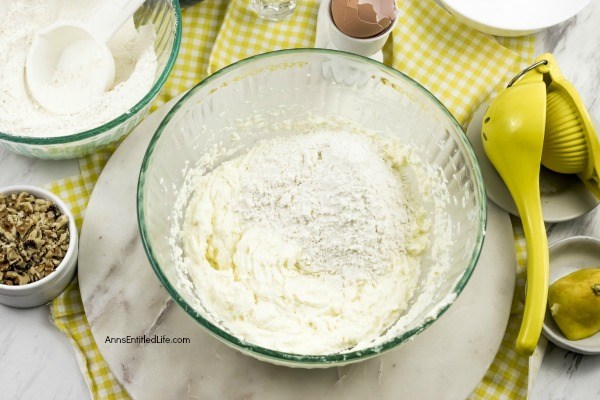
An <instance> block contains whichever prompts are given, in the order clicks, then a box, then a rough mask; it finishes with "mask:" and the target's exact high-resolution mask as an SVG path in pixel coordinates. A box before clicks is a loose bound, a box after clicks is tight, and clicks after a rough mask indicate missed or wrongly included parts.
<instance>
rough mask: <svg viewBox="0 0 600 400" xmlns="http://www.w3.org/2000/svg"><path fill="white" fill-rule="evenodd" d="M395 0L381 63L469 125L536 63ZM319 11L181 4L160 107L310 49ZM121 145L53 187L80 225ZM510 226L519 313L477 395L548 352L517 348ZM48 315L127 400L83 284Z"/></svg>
mask: <svg viewBox="0 0 600 400" xmlns="http://www.w3.org/2000/svg"><path fill="white" fill-rule="evenodd" d="M398 4H399V11H400V14H399V16H398V18H399V21H398V25H397V27H396V29H395V30H394V32H393V34H392V36H391V38H392V39H391V40H390V41H388V43H387V44H386V47H385V48H384V61H385V62H386V63H387V64H388V65H391V66H393V67H394V68H396V69H398V70H400V71H402V72H404V73H406V74H407V75H409V76H411V77H412V78H414V79H415V80H417V81H418V82H419V83H421V84H422V85H423V86H425V87H426V88H427V89H429V90H430V91H431V92H432V93H433V94H434V95H436V97H438V98H439V99H440V100H441V101H442V102H443V103H444V104H445V105H446V107H448V109H449V110H450V111H451V112H452V113H453V114H454V115H455V117H456V118H457V119H458V121H459V122H461V123H462V124H463V125H466V123H467V122H468V120H469V118H470V116H471V114H472V113H473V111H474V110H475V109H476V108H477V106H478V105H479V104H481V103H482V102H483V101H485V100H486V99H487V98H489V97H490V96H491V95H492V94H493V93H495V92H496V91H497V90H498V89H499V88H500V87H501V86H502V85H504V84H505V83H506V82H507V81H508V79H509V78H510V77H512V76H513V75H514V74H516V72H518V71H519V70H521V69H522V67H523V66H524V65H526V64H527V63H528V62H529V61H531V60H532V59H533V38H532V37H525V38H516V39H515V38H511V39H499V38H494V37H492V36H488V35H484V34H482V33H479V32H477V31H474V30H472V29H470V28H468V27H467V26H465V25H462V24H460V23H459V22H458V21H457V20H456V19H455V18H454V17H452V16H451V15H450V14H448V13H447V12H446V11H444V10H443V9H441V8H440V7H439V6H438V5H437V4H435V3H434V2H433V0H398ZM318 9H319V0H300V2H299V5H298V8H297V9H296V11H295V12H294V14H293V15H292V16H291V17H289V18H288V19H286V20H285V21H283V22H279V23H273V22H267V21H264V20H260V19H258V18H257V17H256V16H255V15H254V14H253V12H252V11H251V10H250V7H249V0H231V1H230V2H227V1H226V0H205V1H204V2H202V3H200V4H198V5H196V6H193V7H191V8H188V9H186V10H184V12H183V40H182V46H181V51H180V54H179V58H178V60H177V62H176V64H175V67H174V69H173V71H172V73H171V76H170V78H169V80H168V82H167V84H166V86H165V88H164V90H163V92H162V94H161V96H160V98H159V100H158V102H157V106H158V105H160V104H162V103H164V102H166V101H168V100H169V99H170V98H172V97H174V96H176V95H178V94H180V93H181V92H183V91H185V90H187V89H189V88H190V87H191V86H192V85H193V84H195V83H197V82H198V81H200V80H201V79H203V78H204V77H206V76H207V74H208V73H209V72H214V71H216V70H218V69H220V68H222V67H224V66H226V65H229V64H231V63H233V62H235V61H237V60H240V59H243V58H246V57H249V56H251V55H254V54H258V53H263V52H267V51H271V50H277V49H283V48H293V47H312V46H313V44H314V40H315V27H316V21H317V13H318ZM117 145H118V144H117ZM117 145H113V146H112V147H111V148H109V149H106V150H103V151H101V152H98V153H96V154H94V155H91V156H88V157H85V158H83V159H81V160H80V161H79V165H80V170H81V174H80V175H78V176H75V177H70V178H65V179H62V180H60V181H57V182H53V183H52V184H50V185H48V187H49V188H50V189H51V190H52V191H53V192H55V193H56V194H58V195H59V196H60V197H61V198H62V199H63V200H65V201H66V202H67V203H68V204H69V205H70V206H71V209H72V210H73V213H74V215H75V217H76V219H77V224H78V226H81V222H82V219H83V215H84V211H85V208H86V206H87V202H88V200H89V197H90V194H91V192H92V190H93V188H94V184H95V182H96V181H97V179H98V176H99V175H100V173H101V171H102V168H103V167H104V165H105V164H106V162H107V161H108V159H109V157H110V155H111V154H112V151H114V149H115V148H116V147H117ZM513 225H514V226H515V249H516V254H517V260H518V271H517V277H518V279H517V288H516V289H517V290H516V295H515V300H514V301H513V314H512V315H511V317H510V320H509V324H508V327H507V330H506V334H505V337H504V340H503V341H502V345H501V347H500V350H499V352H498V354H497V356H496V359H495V360H494V362H493V363H492V365H491V366H490V368H489V370H488V372H487V374H486V376H485V378H484V379H483V381H482V382H481V383H480V384H479V386H478V387H477V389H476V390H475V391H474V392H473V394H472V395H471V397H470V398H471V399H481V398H483V399H521V398H525V397H526V396H527V392H528V382H529V380H528V377H530V376H531V375H535V373H536V372H537V367H539V362H540V357H541V354H543V351H542V352H538V353H536V355H534V357H532V359H529V360H528V359H527V358H526V357H522V356H519V355H517V354H516V352H515V351H514V342H515V339H516V336H517V333H518V330H519V326H520V319H521V311H522V293H523V287H524V268H525V266H526V254H525V243H524V238H523V232H522V230H521V228H520V222H519V220H517V219H513ZM98 267H102V266H98ZM51 312H52V317H53V321H54V323H55V324H56V326H57V327H58V328H59V329H60V330H62V331H63V332H64V333H65V334H66V335H67V336H68V337H69V338H70V340H71V342H72V344H73V346H74V348H75V353H76V355H77V358H78V361H79V364H80V367H81V370H82V372H83V374H84V377H85V379H86V382H87V383H88V385H89V388H90V391H91V393H92V395H93V397H94V398H96V399H127V398H129V397H128V395H127V392H126V391H125V390H124V389H123V388H122V387H121V386H120V385H119V383H118V382H117V381H116V379H115V378H114V376H113V375H112V373H111V372H110V370H109V368H108V367H107V365H106V363H105V362H104V360H103V358H102V355H101V354H100V352H99V351H98V347H97V346H96V343H95V342H94V339H93V337H92V334H91V331H90V328H89V325H88V323H87V319H86V316H85V313H84V310H83V306H82V303H81V296H80V293H79V286H78V282H77V280H75V281H74V282H73V283H72V284H71V285H70V286H69V288H68V289H67V290H65V292H63V293H62V294H61V295H60V296H59V297H58V298H57V299H56V300H54V302H53V303H52V307H51ZM536 357H537V358H536Z"/></svg>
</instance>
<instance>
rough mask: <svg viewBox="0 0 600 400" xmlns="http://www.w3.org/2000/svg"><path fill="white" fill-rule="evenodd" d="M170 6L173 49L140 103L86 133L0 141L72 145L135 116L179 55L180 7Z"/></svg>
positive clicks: (6, 137) (3, 137) (5, 136)
mask: <svg viewBox="0 0 600 400" xmlns="http://www.w3.org/2000/svg"><path fill="white" fill-rule="evenodd" d="M171 4H172V5H173V10H172V12H173V13H175V42H174V43H173V48H172V49H171V53H170V54H169V59H168V60H167V64H166V65H165V68H164V69H163V71H162V73H161V74H160V76H159V77H158V80H157V81H156V82H155V83H154V85H153V86H152V88H151V89H150V91H149V92H148V93H146V95H145V96H144V97H142V99H141V100H140V101H138V102H137V104H136V105H134V106H133V107H132V108H130V109H129V110H127V111H125V112H124V113H123V114H121V115H119V116H118V117H116V118H115V119H113V120H111V121H108V122H107V123H105V124H102V125H100V126H98V127H96V128H94V129H89V130H87V131H83V132H78V133H73V134H71V135H65V136H56V137H55V136H44V137H37V136H36V137H32V136H18V135H13V134H8V133H3V132H0V141H2V140H3V141H6V142H12V143H20V144H27V145H34V146H40V145H43V146H48V145H54V144H64V143H74V142H78V141H80V140H82V139H88V138H90V137H94V136H96V135H98V134H100V133H103V132H106V131H109V130H111V129H113V128H115V127H117V126H119V125H121V124H122V123H123V122H125V121H127V120H128V119H129V118H131V117H133V116H134V115H136V114H137V113H138V112H139V111H140V110H141V109H143V108H144V107H145V106H147V105H148V103H150V102H151V101H152V100H153V99H154V97H155V96H156V95H157V94H158V93H159V92H160V91H161V89H162V87H163V85H164V83H165V82H166V80H167V78H168V76H169V74H170V73H171V70H172V69H173V66H174V65H175V61H176V60H177V54H178V53H179V46H180V45H181V7H180V6H179V0H171Z"/></svg>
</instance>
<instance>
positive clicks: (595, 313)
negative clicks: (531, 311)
mask: <svg viewBox="0 0 600 400" xmlns="http://www.w3.org/2000/svg"><path fill="white" fill-rule="evenodd" d="M548 305H549V306H550V311H551V312H552V317H553V318H554V320H555V321H556V324H557V325H558V327H559V328H560V330H561V331H562V333H563V334H564V335H565V337H566V338H567V339H569V340H581V339H585V338H587V337H590V336H592V335H594V334H596V333H597V332H600V268H584V269H580V270H579V271H575V272H572V273H570V274H569V275H566V276H564V277H562V278H560V279H559V280H557V281H556V282H554V283H553V284H552V285H551V286H550V289H549V291H548Z"/></svg>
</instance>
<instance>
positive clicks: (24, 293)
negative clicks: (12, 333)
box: [0, 185, 79, 308]
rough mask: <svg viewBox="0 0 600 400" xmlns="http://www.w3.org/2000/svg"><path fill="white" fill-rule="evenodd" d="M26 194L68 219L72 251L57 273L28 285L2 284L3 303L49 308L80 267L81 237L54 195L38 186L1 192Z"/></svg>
mask: <svg viewBox="0 0 600 400" xmlns="http://www.w3.org/2000/svg"><path fill="white" fill-rule="evenodd" d="M21 192H27V193H30V194H32V195H33V196H35V197H37V198H41V199H47V200H50V201H52V202H53V203H54V204H55V205H56V207H58V209H59V210H60V212H61V213H62V214H63V215H66V216H68V217H69V248H68V249H67V254H66V255H65V258H64V259H63V260H62V262H61V263H60V264H59V265H58V266H57V267H56V270H54V272H52V273H51V274H49V275H47V276H45V277H44V278H42V279H40V280H39V281H36V282H33V283H28V284H26V285H15V286H11V285H2V284H0V303H1V304H4V305H7V306H10V307H17V308H31V307H37V306H41V305H42V304H46V303H48V302H50V301H51V300H52V299H54V298H55V297H56V296H58V295H59V294H60V293H62V291H63V290H65V288H66V287H67V285H69V283H70V282H71V280H72V279H73V276H74V275H75V270H76V267H77V254H78V247H79V246H78V237H77V226H76V225H75V218H73V214H72V213H71V211H70V210H69V208H68V207H67V205H66V204H65V203H64V202H63V201H62V200H61V199H60V198H58V197H57V196H56V195H55V194H53V193H51V192H49V191H48V190H45V189H42V188H38V187H35V186H27V185H19V186H9V187H6V188H3V189H0V193H2V194H5V195H8V194H13V193H21Z"/></svg>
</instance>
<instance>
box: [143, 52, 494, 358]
mask: <svg viewBox="0 0 600 400" xmlns="http://www.w3.org/2000/svg"><path fill="white" fill-rule="evenodd" d="M307 113H310V114H311V115H320V116H326V117H328V116H335V117H342V118H344V119H347V120H350V121H354V122H356V123H358V124H360V125H361V126H364V127H367V128H368V129H369V130H371V131H374V132H377V133H378V134H379V133H381V134H382V135H385V134H387V133H385V132H388V133H389V132H392V135H394V136H397V137H399V138H401V139H402V141H404V142H406V143H409V144H411V145H413V146H414V147H415V149H416V150H415V151H417V152H418V154H419V155H420V157H421V159H422V160H424V161H426V162H427V163H429V164H431V165H435V166H437V168H438V169H439V170H440V171H441V172H440V174H441V177H443V178H444V179H445V180H446V181H447V183H446V185H447V190H448V193H449V195H450V199H453V201H449V202H448V204H447V207H446V212H447V214H446V215H448V216H449V217H450V219H451V234H452V238H453V239H454V240H453V245H452V247H451V250H450V253H451V256H452V261H451V265H450V268H449V270H448V271H447V273H446V276H445V277H444V279H443V282H442V283H441V285H440V286H439V288H438V289H437V292H436V293H437V295H436V296H435V298H434V299H433V300H432V301H431V302H430V303H428V304H426V306H424V307H423V308H422V310H421V311H420V312H419V313H418V315H416V316H415V317H414V318H413V319H412V320H411V322H410V323H409V324H408V326H406V327H405V328H403V329H402V331H401V332H398V333H397V334H395V335H394V336H393V337H390V338H387V337H386V340H385V341H383V342H381V343H378V344H377V345H374V346H372V347H369V348H363V349H361V350H354V351H352V350H349V351H346V352H342V353H336V354H330V355H310V354H292V353H284V352H281V351H274V350H272V349H268V348H264V347H260V346H256V345H254V344H252V343H248V342H246V341H244V340H241V339H240V338H237V337H235V336H234V335H232V334H231V333H229V332H228V331H227V330H226V329H224V328H223V327H221V326H219V325H218V324H215V323H213V322H212V320H211V319H209V318H206V317H205V316H204V314H203V312H202V310H201V309H196V308H194V306H193V305H192V304H197V303H195V299H194V297H193V296H194V294H193V293H191V292H190V291H188V290H185V289H182V285H181V284H180V282H181V281H180V280H187V281H188V283H189V284H190V285H193V283H192V282H191V280H190V279H189V278H188V277H186V276H185V275H184V274H183V275H181V274H179V273H178V272H177V268H176V267H175V262H176V258H177V257H178V255H176V254H175V252H174V251H173V249H174V247H176V246H177V245H178V244H177V243H175V244H174V243H173V240H170V239H171V229H172V227H173V224H174V222H175V219H178V220H179V221H180V220H181V218H182V216H181V215H179V216H176V215H174V213H173V209H174V204H175V203H176V199H177V196H178V193H179V191H180V189H181V188H182V187H183V184H184V182H185V171H189V169H190V168H191V167H193V166H194V165H195V164H196V163H198V162H199V161H200V160H201V158H202V157H203V156H204V155H205V154H206V153H207V151H209V149H211V147H212V146H213V145H214V144H215V143H220V146H222V147H224V148H225V149H236V148H238V147H240V146H241V147H242V150H241V152H244V151H247V149H248V148H249V147H250V146H252V144H253V143H255V142H256V141H257V140H260V139H262V138H264V137H265V134H264V133H263V130H261V126H262V127H264V128H266V127H268V126H269V125H271V124H272V123H274V122H278V121H287V120H289V119H293V118H298V117H299V118H303V117H304V116H305V115H306V114H307ZM248 120H249V121H252V123H251V124H245V123H242V124H240V121H248ZM390 128H391V129H390ZM264 132H267V129H265V130H264ZM275 134H277V133H275ZM239 153H240V151H237V152H236V154H229V155H228V156H224V157H222V159H220V160H217V162H216V164H219V163H220V162H222V161H224V160H226V159H228V158H232V157H234V156H235V155H237V154H239ZM184 192H185V191H184ZM137 196H138V197H137V207H138V221H139V227H140V231H141V236H142V241H143V244H144V247H145V250H146V253H147V255H148V259H149V260H150V263H151V265H152V268H154V271H155V272H156V275H157V276H158V278H159V279H160V281H161V282H162V284H163V285H164V286H165V288H166V289H167V291H168V292H169V293H170V295H171V296H172V297H173V299H175V301H176V302H177V303H179V305H180V306H181V307H183V309H184V310H185V311H186V312H187V313H188V314H189V315H190V316H191V317H192V318H194V319H195V320H196V321H197V322H198V323H199V324H200V325H201V326H203V327H204V328H205V329H206V330H207V331H208V332H209V333H211V334H213V335H214V336H216V337H217V338H218V339H220V340H222V341H223V342H225V343H226V344H228V345H230V346H233V347H234V348H237V349H239V350H241V351H242V352H244V353H247V354H249V355H252V356H254V357H257V358H259V359H261V360H266V361H269V362H273V363H276V364H283V365H288V366H296V367H298V366H299V367H309V368H312V367H327V366H333V365H341V364H345V363H349V362H354V361H358V360H361V359H365V358H368V357H372V356H375V355H378V354H380V353H382V352H384V351H386V350H390V349H391V348H393V347H395V346H397V345H399V344H400V343H402V342H404V341H406V340H408V339H409V338H411V337H412V336H414V335H416V334H418V333H419V332H421V331H423V330H424V329H425V328H426V327H427V326H429V325H430V324H431V323H433V322H434V321H435V320H436V319H437V318H438V317H439V316H440V315H442V313H443V312H444V311H445V310H446V309H447V308H448V307H449V306H450V305H451V304H452V303H453V302H454V300H455V299H456V296H457V295H458V294H459V293H460V292H461V291H462V290H463V288H464V287H465V285H466V283H467V281H468V279H469V277H470V276H471V273H472V272H473V269H474V268H475V264H476V263H477V259H478V257H479V253H480V251H481V246H482V243H483V238H484V232H485V223H486V199H485V193H484V187H483V181H482V179H481V175H480V171H479V166H478V164H477V161H476V159H475V156H474V153H473V150H472V148H471V146H470V144H469V142H468V141H467V139H466V136H465V135H464V133H463V131H462V129H461V127H460V125H459V124H458V123H457V122H456V120H455V119H454V118H453V117H452V115H451V114H450V113H449V112H448V110H446V108H444V106H443V105H442V104H441V103H440V102H439V101H438V100H437V99H436V98H435V97H434V96H433V95H432V94H431V93H429V92H428V91H427V90H425V89H424V88H423V87H422V86H420V85H419V84H418V83H416V82H415V81H413V80H412V79H410V78H408V77H407V76H405V75H403V74H402V73H400V72H398V71H396V70H394V69H392V68H389V67H387V66H385V65H383V64H380V63H378V62H375V61H373V60H370V59H368V58H364V57H361V56H357V55H354V54H349V53H343V52H338V51H332V50H323V49H295V50H283V51H278V52H273V53H267V54H262V55H259V56H255V57H252V58H249V59H246V60H243V61H240V62H238V63H236V64H233V65H231V66H229V67H227V68H224V69H222V70H221V71H219V72H217V73H215V74H213V75H212V76H210V77H209V78H207V79H206V80H204V81H203V82H201V83H200V84H198V85H197V86H195V87H194V88H193V89H191V90H190V91H189V92H188V93H187V94H186V95H185V96H184V97H183V98H182V99H181V100H180V101H179V102H178V103H177V104H176V105H175V107H174V108H173V109H172V110H171V111H170V113H169V114H168V115H167V117H166V118H165V119H164V121H163V122H162V123H161V125H160V127H159V128H158V130H157V132H156V134H155V135H154V137H153V139H152V141H151V143H150V145H149V147H148V150H147V152H146V155H145V158H144V161H143V164H142V168H141V172H140V178H139V183H138V193H137ZM457 199H458V200H457ZM433 239H435V238H433ZM176 241H177V240H176ZM179 241H180V239H179ZM433 262H434V261H433V260H432V259H431V257H430V254H429V255H428V256H426V257H424V259H423V261H422V266H421V267H422V269H423V270H424V271H427V270H428V267H429V266H430V264H432V263H433ZM421 283H422V282H421ZM184 286H185V285H184ZM188 286H189V285H188ZM422 289H423V287H421V286H420V289H418V291H420V290H422ZM417 295H418V293H417ZM217 317H218V316H217Z"/></svg>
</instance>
